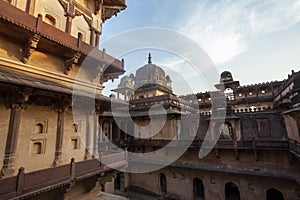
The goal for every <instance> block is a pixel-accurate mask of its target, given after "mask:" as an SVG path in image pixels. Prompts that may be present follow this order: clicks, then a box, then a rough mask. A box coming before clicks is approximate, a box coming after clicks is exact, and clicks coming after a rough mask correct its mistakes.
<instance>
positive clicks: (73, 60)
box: [65, 52, 81, 75]
mask: <svg viewBox="0 0 300 200" xmlns="http://www.w3.org/2000/svg"><path fill="white" fill-rule="evenodd" d="M80 56H81V53H79V52H76V53H74V54H73V55H71V56H68V57H67V58H66V60H65V74H66V75H68V74H69V72H70V71H71V70H72V69H73V68H74V67H75V65H76V64H77V63H78V61H79V58H80Z"/></svg>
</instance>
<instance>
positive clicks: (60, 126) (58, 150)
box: [53, 109, 65, 167]
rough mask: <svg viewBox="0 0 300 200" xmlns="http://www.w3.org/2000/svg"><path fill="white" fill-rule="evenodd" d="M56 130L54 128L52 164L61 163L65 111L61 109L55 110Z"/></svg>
mask: <svg viewBox="0 0 300 200" xmlns="http://www.w3.org/2000/svg"><path fill="white" fill-rule="evenodd" d="M57 113H58V117H57V130H56V143H55V157H54V161H53V166H54V167H55V166H57V165H59V164H60V163H61V155H62V146H63V138H64V118H65V117H64V116H65V111H64V110H63V109H58V110H57Z"/></svg>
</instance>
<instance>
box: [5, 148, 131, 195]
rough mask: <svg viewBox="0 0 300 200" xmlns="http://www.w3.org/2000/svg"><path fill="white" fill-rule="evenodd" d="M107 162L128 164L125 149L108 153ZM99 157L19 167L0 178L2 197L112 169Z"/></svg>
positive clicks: (50, 187)
mask: <svg viewBox="0 0 300 200" xmlns="http://www.w3.org/2000/svg"><path fill="white" fill-rule="evenodd" d="M100 159H102V160H103V161H105V163H107V164H108V165H109V166H110V165H111V166H113V167H114V168H120V167H123V166H125V165H126V164H127V162H126V154H125V153H116V154H110V155H105V156H103V157H102V158H100ZM109 166H108V167H107V166H105V165H103V164H101V162H100V161H99V160H96V159H93V160H85V161H81V162H77V163H76V162H75V161H74V159H72V160H71V163H70V164H67V165H61V166H58V167H53V168H47V169H42V170H38V171H33V172H28V173H25V170H24V168H22V167H21V168H20V169H19V173H18V175H17V176H13V177H8V178H3V179H0V199H19V198H23V197H28V196H31V195H34V194H35V193H42V192H46V191H50V190H53V189H55V188H60V187H64V186H70V185H72V184H74V182H76V181H80V180H83V179H86V178H89V177H92V176H95V175H101V174H102V173H103V172H106V171H110V170H111V168H112V167H109Z"/></svg>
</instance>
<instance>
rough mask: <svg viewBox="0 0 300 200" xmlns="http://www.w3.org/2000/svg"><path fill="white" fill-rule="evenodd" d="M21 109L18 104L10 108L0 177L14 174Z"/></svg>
mask: <svg viewBox="0 0 300 200" xmlns="http://www.w3.org/2000/svg"><path fill="white" fill-rule="evenodd" d="M22 109H23V107H22V106H20V105H19V104H13V105H12V106H11V111H10V120H9V127H8V134H7V138H6V147H5V156H4V160H3V167H2V170H1V177H3V176H12V175H13V174H14V172H15V169H14V162H15V152H16V146H17V141H18V135H19V127H20V121H21V115H22Z"/></svg>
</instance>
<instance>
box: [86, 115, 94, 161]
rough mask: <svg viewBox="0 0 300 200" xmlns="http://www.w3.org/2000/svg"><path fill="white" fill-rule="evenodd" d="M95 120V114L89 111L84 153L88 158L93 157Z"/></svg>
mask: <svg viewBox="0 0 300 200" xmlns="http://www.w3.org/2000/svg"><path fill="white" fill-rule="evenodd" d="M93 122H94V115H93V114H91V113H87V114H86V134H85V155H84V158H85V159H86V160H87V159H91V158H92V154H91V152H92V148H91V141H92V137H93V135H94V133H93V130H94V126H93Z"/></svg>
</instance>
